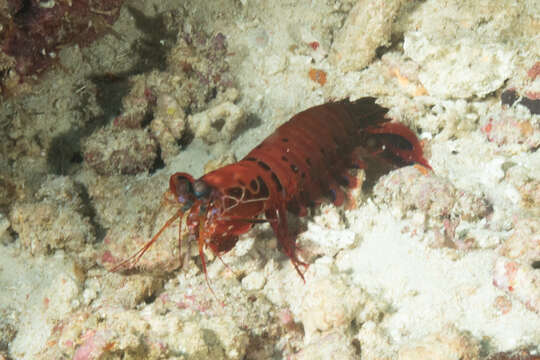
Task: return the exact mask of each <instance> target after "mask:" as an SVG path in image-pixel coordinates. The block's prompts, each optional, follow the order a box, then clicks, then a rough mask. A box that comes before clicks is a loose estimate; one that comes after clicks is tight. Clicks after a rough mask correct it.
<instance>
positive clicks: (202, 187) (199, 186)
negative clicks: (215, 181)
mask: <svg viewBox="0 0 540 360" xmlns="http://www.w3.org/2000/svg"><path fill="white" fill-rule="evenodd" d="M209 192H210V187H209V186H208V185H207V184H206V183H205V182H204V181H202V180H196V181H195V182H194V183H193V193H194V194H195V196H196V197H197V198H198V199H200V198H201V197H204V196H206V195H208V193H209Z"/></svg>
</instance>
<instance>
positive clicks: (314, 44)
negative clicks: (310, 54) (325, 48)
mask: <svg viewBox="0 0 540 360" xmlns="http://www.w3.org/2000/svg"><path fill="white" fill-rule="evenodd" d="M308 45H309V46H310V47H311V48H312V49H313V50H317V49H318V48H319V45H320V44H319V42H318V41H312V42H310V43H308Z"/></svg>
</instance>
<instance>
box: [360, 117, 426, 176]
mask: <svg viewBox="0 0 540 360" xmlns="http://www.w3.org/2000/svg"><path fill="white" fill-rule="evenodd" d="M366 130H367V132H369V133H370V134H381V135H396V136H399V137H401V138H402V139H404V140H405V141H407V143H408V146H407V147H406V148H405V147H400V146H396V145H395V144H392V143H390V142H388V143H385V142H384V141H383V143H384V145H385V146H386V148H387V149H388V150H389V151H390V152H391V153H392V154H394V155H395V156H397V157H398V158H400V159H402V160H403V161H405V162H408V163H411V162H416V163H418V164H421V165H423V166H424V167H426V168H428V169H430V170H432V169H431V166H430V165H429V163H428V161H427V160H426V159H425V158H424V154H423V150H422V145H421V144H420V141H419V140H418V137H417V136H416V134H415V133H414V132H412V130H411V129H409V128H408V127H407V126H405V125H403V124H401V123H384V124H381V125H379V126H376V127H369V128H367V129H366Z"/></svg>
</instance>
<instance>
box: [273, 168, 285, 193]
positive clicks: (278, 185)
mask: <svg viewBox="0 0 540 360" xmlns="http://www.w3.org/2000/svg"><path fill="white" fill-rule="evenodd" d="M271 176H272V180H273V181H274V183H276V186H277V189H278V191H280V192H281V190H283V186H281V182H280V181H279V179H278V177H277V176H276V174H275V173H274V172H273V171H272V175H271Z"/></svg>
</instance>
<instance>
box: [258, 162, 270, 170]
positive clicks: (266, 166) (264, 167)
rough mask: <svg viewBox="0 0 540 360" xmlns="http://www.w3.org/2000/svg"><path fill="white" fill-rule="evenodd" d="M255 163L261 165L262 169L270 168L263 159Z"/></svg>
mask: <svg viewBox="0 0 540 360" xmlns="http://www.w3.org/2000/svg"><path fill="white" fill-rule="evenodd" d="M257 165H259V166H260V167H262V168H263V169H264V170H266V171H269V170H270V166H268V165H267V164H266V163H265V162H263V161H260V160H259V161H257Z"/></svg>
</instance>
